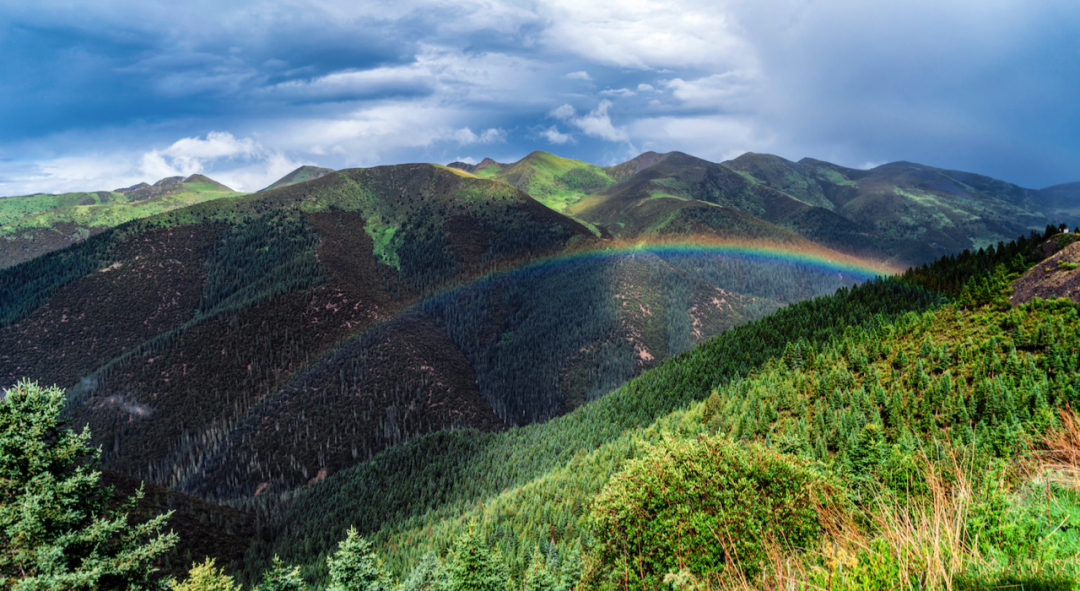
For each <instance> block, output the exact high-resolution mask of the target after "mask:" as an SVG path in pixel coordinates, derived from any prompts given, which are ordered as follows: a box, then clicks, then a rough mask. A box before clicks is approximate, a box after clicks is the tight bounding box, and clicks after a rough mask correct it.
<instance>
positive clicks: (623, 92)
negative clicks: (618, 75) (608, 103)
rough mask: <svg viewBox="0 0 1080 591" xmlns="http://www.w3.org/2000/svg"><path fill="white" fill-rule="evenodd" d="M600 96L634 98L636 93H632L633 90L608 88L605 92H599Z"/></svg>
mask: <svg viewBox="0 0 1080 591" xmlns="http://www.w3.org/2000/svg"><path fill="white" fill-rule="evenodd" d="M600 94H602V95H604V96H618V97H624V98H625V97H628V96H635V95H636V94H637V93H636V92H634V91H633V90H630V89H629V88H615V89H611V88H609V89H607V90H601V91H600Z"/></svg>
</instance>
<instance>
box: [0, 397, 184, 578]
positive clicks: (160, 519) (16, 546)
mask: <svg viewBox="0 0 1080 591" xmlns="http://www.w3.org/2000/svg"><path fill="white" fill-rule="evenodd" d="M63 404H64V392H63V390H61V389H59V388H56V387H53V388H42V387H39V386H38V385H37V384H36V383H32V382H30V381H27V380H24V381H21V382H19V383H17V384H16V385H15V387H14V388H12V389H10V390H7V391H6V393H5V396H4V397H3V399H2V400H0V588H2V589H13V590H20V591H22V590H27V591H28V590H31V589H32V590H35V591H37V590H41V591H50V590H56V591H72V590H77V589H87V590H91V589H92V590H95V591H97V590H105V589H130V590H143V589H162V588H165V587H166V586H167V584H168V582H167V581H161V580H157V581H156V580H154V578H153V575H154V573H155V572H156V571H157V569H156V568H154V563H155V562H156V561H157V559H158V558H159V557H160V556H161V555H162V554H164V553H165V552H166V551H168V550H169V549H170V548H171V547H172V546H173V545H174V544H176V541H177V536H176V534H174V533H171V532H170V533H167V534H165V533H162V532H161V528H162V527H164V525H165V521H166V520H167V519H168V518H169V516H170V515H171V514H172V513H171V512H170V513H168V514H165V515H159V516H157V517H154V518H152V519H150V520H149V521H146V522H144V523H141V524H134V525H133V524H129V523H128V512H129V511H130V510H131V509H133V508H134V505H135V503H136V502H137V501H138V500H139V499H140V498H142V490H141V489H140V491H139V492H138V493H137V494H136V496H135V497H133V498H131V499H128V501H127V502H126V503H124V504H123V505H122V506H121V507H120V508H119V509H113V508H110V506H109V503H110V500H111V499H110V497H111V495H112V489H111V488H102V487H101V486H100V484H99V480H100V478H101V473H100V472H97V471H94V467H95V466H96V463H97V461H98V458H99V456H100V454H101V451H100V450H99V449H97V448H94V447H91V446H90V445H89V443H88V442H89V440H90V431H89V429H84V430H83V432H82V433H78V434H77V433H75V432H73V431H71V430H70V429H66V428H64V423H63V422H62V421H61V420H60V410H61V407H62V406H63Z"/></svg>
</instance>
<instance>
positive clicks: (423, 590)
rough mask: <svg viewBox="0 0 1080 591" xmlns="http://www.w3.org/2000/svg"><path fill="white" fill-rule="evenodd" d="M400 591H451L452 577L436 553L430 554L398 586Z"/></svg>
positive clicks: (421, 559) (424, 556) (425, 555)
mask: <svg viewBox="0 0 1080 591" xmlns="http://www.w3.org/2000/svg"><path fill="white" fill-rule="evenodd" d="M398 590H399V591H450V575H449V574H448V573H447V572H446V567H445V566H444V565H443V563H442V561H441V560H439V558H438V557H437V556H435V554H434V553H432V552H428V553H426V554H424V555H423V557H421V558H420V560H419V561H418V562H417V563H416V566H414V567H413V568H412V570H410V571H409V574H408V575H407V576H406V577H405V579H404V580H403V581H402V582H401V584H400V585H398Z"/></svg>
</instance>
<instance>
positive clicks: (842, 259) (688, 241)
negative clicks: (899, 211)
mask: <svg viewBox="0 0 1080 591" xmlns="http://www.w3.org/2000/svg"><path fill="white" fill-rule="evenodd" d="M639 254H648V255H657V256H661V257H663V256H665V255H673V256H702V257H728V258H736V259H742V260H746V261H751V262H754V261H759V262H762V263H770V264H780V265H786V266H790V267H795V268H799V269H800V270H808V271H813V272H820V273H829V274H833V273H836V274H839V275H841V276H842V277H846V278H848V279H850V280H851V281H852V282H853V283H862V282H864V281H868V280H871V279H873V278H875V277H879V276H883V275H892V274H896V273H899V272H901V271H902V269H900V268H898V267H896V266H893V265H889V264H887V263H882V262H877V261H870V260H866V259H859V258H856V257H852V256H847V255H843V254H841V253H837V252H835V251H832V250H828V249H825V248H822V247H819V246H817V245H815V244H812V243H809V244H808V243H805V242H804V243H796V244H783V243H775V242H764V241H749V240H738V241H735V240H723V239H717V238H716V237H697V238H689V237H679V238H676V239H671V238H668V239H648V240H637V241H605V242H602V243H600V244H597V243H595V242H593V243H587V244H583V245H578V247H577V248H571V249H569V250H567V251H563V252H560V253H558V254H555V255H552V256H546V257H543V256H541V257H534V258H531V259H526V260H520V259H519V260H517V261H510V262H503V264H502V265H498V266H495V267H492V268H488V269H487V270H486V272H483V273H480V274H478V275H476V276H473V277H472V278H471V279H467V280H465V281H461V282H457V283H455V284H454V285H452V286H449V287H446V288H443V289H439V290H436V291H435V292H434V293H430V294H428V295H427V296H426V297H422V298H419V299H417V300H416V301H413V302H411V303H409V304H406V305H404V306H402V307H401V308H400V309H397V310H395V311H394V312H391V313H389V314H386V315H382V316H379V317H378V318H377V319H376V321H375V322H373V323H372V324H371V325H369V326H367V327H365V328H363V329H361V330H359V331H358V332H355V333H353V334H351V335H349V336H347V337H345V338H344V339H342V341H341V342H340V343H339V344H338V346H337V347H332V348H330V349H328V350H327V351H326V352H325V353H323V354H322V355H321V356H320V357H319V359H318V360H316V361H315V362H314V363H312V364H311V365H310V366H309V367H308V368H306V369H305V370H303V371H301V372H299V373H298V374H297V375H295V376H293V378H291V379H290V380H289V382H294V380H303V379H304V377H303V376H305V375H310V374H312V373H317V372H318V370H316V369H315V368H316V367H318V366H320V365H321V364H323V363H325V362H326V361H328V360H329V359H331V358H333V357H334V356H335V355H337V354H339V353H340V352H341V346H344V345H345V344H346V343H357V342H360V341H361V340H362V339H363V338H364V337H365V336H366V335H368V334H371V333H372V331H375V330H377V329H379V328H380V327H385V326H387V325H388V324H390V323H392V322H394V321H395V320H398V319H401V318H403V317H405V316H407V315H409V314H411V313H414V312H416V311H417V310H423V309H424V308H425V307H427V306H430V305H434V306H438V305H439V304H440V303H442V302H445V301H446V299H449V298H453V297H456V296H457V295H458V294H461V293H462V292H464V291H466V290H469V289H472V288H476V287H478V286H480V285H482V284H484V283H485V282H488V281H493V280H498V279H501V278H512V277H514V276H517V275H520V274H528V273H530V272H534V271H544V270H548V269H557V268H559V267H564V266H572V265H579V264H593V263H597V262H600V263H603V262H606V261H611V262H615V261H618V260H619V259H623V258H626V257H632V256H635V255H639Z"/></svg>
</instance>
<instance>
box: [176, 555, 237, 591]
mask: <svg viewBox="0 0 1080 591" xmlns="http://www.w3.org/2000/svg"><path fill="white" fill-rule="evenodd" d="M172 591H240V585H233V578H232V577H230V576H228V575H226V574H225V569H216V568H214V560H213V559H212V558H210V557H209V556H208V557H207V558H206V562H204V563H202V564H197V563H196V564H192V565H191V570H190V571H188V578H187V580H186V581H184V582H183V583H173V586H172Z"/></svg>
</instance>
